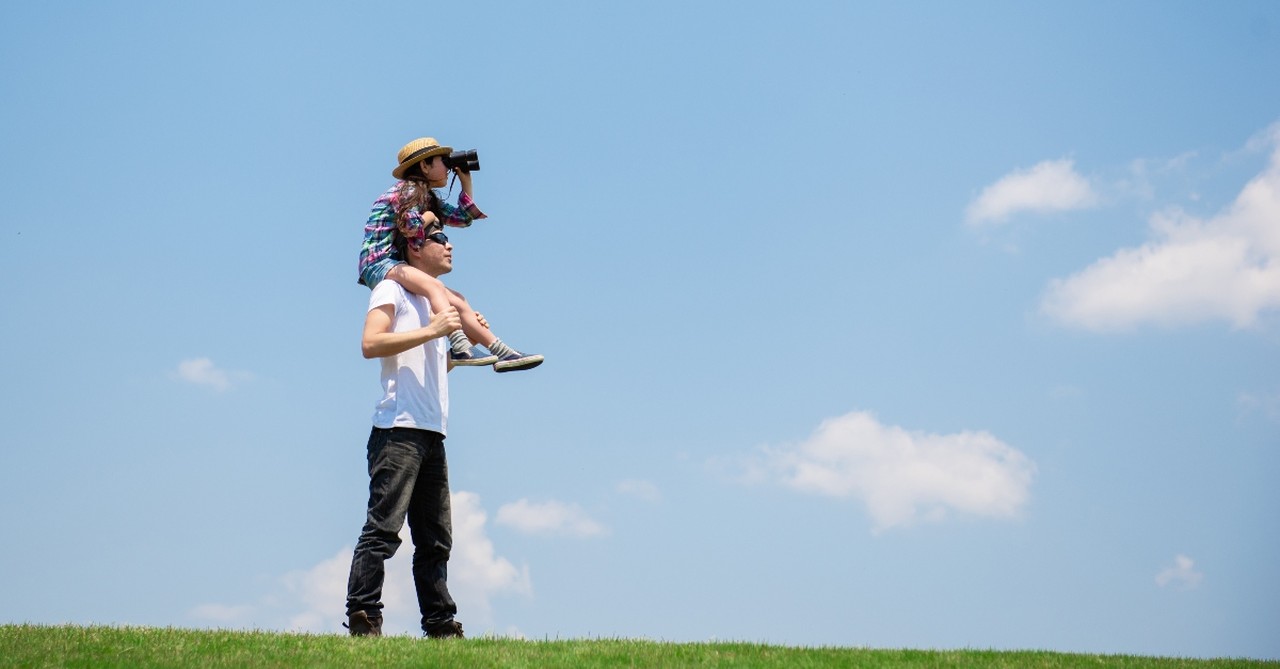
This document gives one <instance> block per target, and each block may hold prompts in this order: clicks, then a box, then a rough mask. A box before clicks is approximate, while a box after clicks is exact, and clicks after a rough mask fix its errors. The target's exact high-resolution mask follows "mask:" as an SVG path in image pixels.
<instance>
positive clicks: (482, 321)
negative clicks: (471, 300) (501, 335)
mask: <svg viewBox="0 0 1280 669" xmlns="http://www.w3.org/2000/svg"><path fill="white" fill-rule="evenodd" d="M472 313H474V314H475V315H476V320H477V321H479V322H480V325H481V326H483V327H484V329H486V330H489V329H491V328H490V327H489V321H486V320H485V319H484V314H482V313H480V312H479V311H474V312H472Z"/></svg>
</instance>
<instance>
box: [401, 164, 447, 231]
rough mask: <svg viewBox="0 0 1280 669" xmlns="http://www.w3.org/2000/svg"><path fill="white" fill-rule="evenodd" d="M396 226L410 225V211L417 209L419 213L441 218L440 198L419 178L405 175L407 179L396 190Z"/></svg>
mask: <svg viewBox="0 0 1280 669" xmlns="http://www.w3.org/2000/svg"><path fill="white" fill-rule="evenodd" d="M395 202H396V205H395V208H396V211H395V213H396V225H397V226H401V225H404V224H405V223H408V222H409V221H408V219H409V211H410V210H412V209H414V208H415V207H416V208H417V209H418V211H419V212H423V211H429V212H431V213H433V214H435V215H436V216H440V198H439V197H438V196H437V195H436V192H435V191H434V190H432V188H431V187H430V186H428V185H427V182H426V181H424V180H419V179H418V178H417V177H410V176H409V175H407V174H406V175H405V179H404V180H403V181H401V182H400V185H399V186H397V188H396V199H395Z"/></svg>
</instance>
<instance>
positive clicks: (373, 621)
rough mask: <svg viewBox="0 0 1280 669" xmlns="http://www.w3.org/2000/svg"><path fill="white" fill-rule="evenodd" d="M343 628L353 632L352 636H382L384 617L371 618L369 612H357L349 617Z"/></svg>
mask: <svg viewBox="0 0 1280 669" xmlns="http://www.w3.org/2000/svg"><path fill="white" fill-rule="evenodd" d="M343 627H345V628H347V629H349V630H351V636H382V616H377V617H374V618H371V617H369V613H368V612H367V611H356V612H355V613H353V614H351V615H349V616H347V622H346V623H345V624H343Z"/></svg>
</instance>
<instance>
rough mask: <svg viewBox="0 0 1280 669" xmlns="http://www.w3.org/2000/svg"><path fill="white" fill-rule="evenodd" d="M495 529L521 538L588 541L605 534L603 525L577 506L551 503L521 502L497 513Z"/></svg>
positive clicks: (505, 507) (504, 507)
mask: <svg viewBox="0 0 1280 669" xmlns="http://www.w3.org/2000/svg"><path fill="white" fill-rule="evenodd" d="M496 522H497V523H498V524H499V525H506V526H508V527H512V528H515V529H517V530H519V531H521V532H524V533H525V534H567V535H572V536H579V537H590V536H597V535H601V534H605V533H606V532H607V530H606V529H605V527H604V526H603V525H601V524H600V523H597V522H596V521H594V520H592V519H591V517H590V516H588V515H587V513H586V512H585V511H583V510H582V508H581V507H579V506H578V505H577V504H565V503H564V502H557V501H554V500H551V501H547V502H530V501H529V500H527V499H522V500H520V501H518V502H512V503H511V504H504V505H502V507H500V508H499V509H498V517H497V521H496Z"/></svg>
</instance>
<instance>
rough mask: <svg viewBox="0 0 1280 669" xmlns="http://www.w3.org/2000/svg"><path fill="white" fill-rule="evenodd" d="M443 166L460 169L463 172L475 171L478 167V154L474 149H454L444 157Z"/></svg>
mask: <svg viewBox="0 0 1280 669" xmlns="http://www.w3.org/2000/svg"><path fill="white" fill-rule="evenodd" d="M444 166H445V167H447V168H449V169H451V170H452V169H460V170H462V171H463V172H476V171H478V170H479V169H480V156H479V155H477V154H476V150H475V149H467V150H466V151H454V152H453V153H450V154H449V155H447V156H445V157H444Z"/></svg>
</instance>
